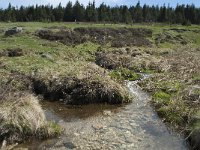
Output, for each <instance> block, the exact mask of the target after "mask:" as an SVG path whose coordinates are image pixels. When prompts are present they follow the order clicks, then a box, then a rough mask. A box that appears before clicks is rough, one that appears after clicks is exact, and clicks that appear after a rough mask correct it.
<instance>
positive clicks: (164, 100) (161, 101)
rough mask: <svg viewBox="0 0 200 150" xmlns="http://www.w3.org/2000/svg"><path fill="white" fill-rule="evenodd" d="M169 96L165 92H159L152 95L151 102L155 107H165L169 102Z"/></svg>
mask: <svg viewBox="0 0 200 150" xmlns="http://www.w3.org/2000/svg"><path fill="white" fill-rule="evenodd" d="M170 98H171V95H170V94H167V93H165V92H162V91H159V92H155V93H154V94H153V102H154V103H155V104H156V105H167V104H169V102H170Z"/></svg>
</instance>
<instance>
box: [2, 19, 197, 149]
mask: <svg viewBox="0 0 200 150" xmlns="http://www.w3.org/2000/svg"><path fill="white" fill-rule="evenodd" d="M13 26H22V27H23V32H22V33H20V34H16V35H13V36H4V32H1V33H0V36H1V38H0V72H1V74H0V76H1V78H0V91H2V92H0V93H2V94H1V95H0V100H1V101H2V102H3V104H4V105H5V106H8V105H9V106H12V107H7V108H8V109H6V110H5V109H4V108H5V107H2V106H4V105H1V107H0V118H2V119H0V121H1V127H0V130H1V133H5V132H4V131H9V133H12V134H6V136H5V134H2V135H1V136H0V140H1V142H2V141H3V140H4V141H7V142H10V143H12V142H16V141H17V142H22V141H23V140H24V139H27V137H30V136H35V137H38V136H37V135H40V136H39V137H38V138H41V137H50V136H54V135H58V134H59V133H60V132H61V129H60V128H59V127H58V126H57V125H55V124H52V123H49V122H47V121H46V119H45V117H44V115H43V110H42V109H41V106H40V105H39V103H38V99H48V100H54V101H55V100H59V101H63V103H65V104H76V105H78V104H88V103H105V102H106V103H110V104H116V103H127V102H130V101H131V100H132V98H131V96H130V95H129V93H128V92H127V89H126V88H125V87H124V83H123V81H124V80H131V81H132V80H136V79H139V78H140V75H139V74H138V72H143V73H151V74H153V77H152V78H150V79H148V80H145V81H142V82H141V83H140V85H141V86H142V87H143V88H144V90H147V91H148V92H151V93H152V104H153V106H155V108H156V110H157V111H158V114H159V115H160V116H161V117H162V118H163V119H164V121H165V122H168V123H171V125H172V126H173V127H175V128H177V129H179V130H181V131H184V133H186V135H190V136H189V137H191V138H190V139H191V143H192V145H193V148H194V149H195V148H196V149H198V147H199V145H198V143H199V139H200V138H199V128H200V126H199V80H200V79H199V74H200V73H199V66H200V65H199V61H198V60H199V57H200V55H199V44H200V36H199V34H198V32H197V31H200V27H199V26H191V27H182V26H176V27H170V26H165V25H159V24H158V25H152V26H146V25H144V26H142V25H135V26H128V25H105V26H103V25H98V24H97V25H88V24H64V23H60V24H59V23H52V24H46V23H13V24H12V23H9V24H5V23H1V24H0V30H2V31H5V30H6V27H13ZM124 27H126V28H124ZM15 95H17V96H16V97H15ZM38 97H39V98H38ZM27 99H28V100H27ZM27 101H28V102H27ZM29 102H30V103H29ZM15 104H17V105H15ZM19 106H20V107H24V109H25V110H26V111H24V112H23V111H19V110H18V109H17V108H18V107H19ZM10 109H16V112H17V113H16V114H17V115H16V116H15V118H16V122H12V121H11V120H12V119H10V117H11V116H13V115H12V114H9V113H8V112H10V111H8V110H10ZM27 110H33V111H35V112H37V113H36V114H38V115H35V116H34V117H36V118H38V120H41V123H40V124H37V123H36V122H35V125H34V123H33V126H31V127H30V126H29V125H28V124H29V123H30V121H29V118H28V117H29V116H27V115H24V113H26V112H27ZM1 112H2V113H1ZM5 114H8V115H5ZM21 117H22V118H23V119H24V121H23V120H22V123H20V122H18V120H19V119H18V118H20V120H21ZM35 120H37V119H35ZM23 122H25V123H23ZM7 123H9V125H11V126H16V128H15V129H16V130H20V132H19V133H20V135H15V133H16V132H15V131H12V132H11V128H7V125H6V126H2V124H7ZM22 124H27V126H25V127H24V126H22ZM27 129H28V132H27ZM190 133H191V134H190ZM13 139H14V140H13Z"/></svg>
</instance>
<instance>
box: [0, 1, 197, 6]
mask: <svg viewBox="0 0 200 150" xmlns="http://www.w3.org/2000/svg"><path fill="white" fill-rule="evenodd" d="M71 1H72V2H75V1H76V0H71ZM90 1H93V0H90ZM95 1H96V4H97V6H98V5H99V4H101V3H102V2H104V3H106V4H108V5H111V6H115V5H129V6H130V5H135V4H136V3H137V2H138V0H95ZM9 2H10V3H11V4H12V5H13V6H21V5H24V6H28V5H35V4H52V5H54V6H57V5H58V4H59V3H60V2H61V3H62V5H66V3H67V2H68V0H0V8H6V7H7V6H8V4H9ZM79 2H80V3H82V4H84V5H87V3H88V2H89V0H79ZM140 3H141V4H142V5H143V4H145V3H146V4H149V5H153V4H154V5H157V4H158V5H163V4H164V3H165V4H166V5H168V4H170V6H176V5H177V4H192V3H193V4H195V5H196V6H198V7H200V0H140Z"/></svg>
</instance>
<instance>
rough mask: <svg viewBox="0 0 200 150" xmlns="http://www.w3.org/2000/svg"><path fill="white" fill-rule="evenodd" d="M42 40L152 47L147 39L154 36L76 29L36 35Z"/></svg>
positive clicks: (133, 31)
mask: <svg viewBox="0 0 200 150" xmlns="http://www.w3.org/2000/svg"><path fill="white" fill-rule="evenodd" d="M36 35H38V36H39V37H40V38H42V39H47V40H52V41H60V42H62V43H64V44H66V45H72V44H81V43H84V42H86V41H91V42H94V43H98V44H108V43H111V46H112V47H124V46H151V42H150V41H149V40H148V39H147V38H148V37H151V36H152V31H151V30H149V29H132V28H119V29H114V28H75V29H74V30H72V29H60V30H59V31H52V30H40V31H38V32H37V33H36Z"/></svg>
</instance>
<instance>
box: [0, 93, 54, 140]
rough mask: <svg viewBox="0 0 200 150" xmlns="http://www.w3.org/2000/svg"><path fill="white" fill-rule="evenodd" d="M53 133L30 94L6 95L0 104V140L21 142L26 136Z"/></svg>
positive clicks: (35, 100)
mask: <svg viewBox="0 0 200 150" xmlns="http://www.w3.org/2000/svg"><path fill="white" fill-rule="evenodd" d="M54 134H55V131H54V130H52V129H51V125H49V123H48V122H47V121H46V117H45V115H44V111H43V110H42V108H41V106H40V104H39V102H38V100H37V98H36V97H34V96H33V95H31V94H15V95H14V94H12V95H7V97H6V98H5V100H2V103H1V106H0V141H3V140H6V141H7V142H8V143H13V142H22V141H24V140H25V139H27V138H28V137H32V136H34V137H37V138H45V137H49V136H52V135H54Z"/></svg>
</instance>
